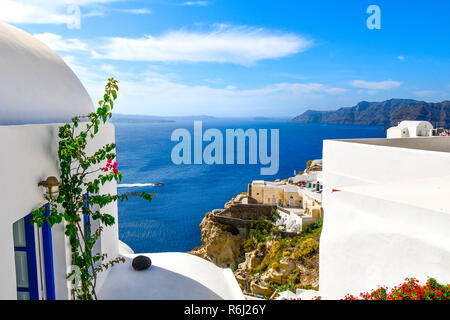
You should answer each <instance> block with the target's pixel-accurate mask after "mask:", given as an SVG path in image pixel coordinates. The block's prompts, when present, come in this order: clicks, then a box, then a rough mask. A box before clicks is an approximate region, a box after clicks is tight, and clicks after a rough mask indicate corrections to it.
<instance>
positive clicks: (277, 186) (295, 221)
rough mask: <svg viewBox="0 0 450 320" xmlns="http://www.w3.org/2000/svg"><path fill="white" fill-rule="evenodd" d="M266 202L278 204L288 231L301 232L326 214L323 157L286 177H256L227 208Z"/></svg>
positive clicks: (281, 222)
mask: <svg viewBox="0 0 450 320" xmlns="http://www.w3.org/2000/svg"><path fill="white" fill-rule="evenodd" d="M256 204H259V205H265V206H272V207H276V210H277V211H278V214H279V216H280V219H279V221H278V225H279V226H284V227H285V230H286V231H288V232H300V231H301V228H302V226H305V225H310V224H313V223H315V222H316V221H317V220H318V219H320V218H323V209H322V160H321V159H318V160H312V161H309V162H308V164H307V168H306V169H305V171H303V172H300V173H298V174H297V173H296V172H294V176H293V177H291V178H288V179H284V180H279V179H277V180H275V181H263V180H254V181H252V183H250V184H249V185H248V189H247V192H243V193H241V194H239V195H237V196H236V197H235V198H232V199H231V200H230V201H229V202H227V203H226V204H225V209H229V208H231V207H233V206H237V205H241V206H244V207H245V206H246V205H247V206H250V207H251V205H256Z"/></svg>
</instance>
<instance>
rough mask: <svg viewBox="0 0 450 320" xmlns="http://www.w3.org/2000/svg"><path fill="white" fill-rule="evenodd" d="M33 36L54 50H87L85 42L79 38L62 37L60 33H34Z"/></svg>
mask: <svg viewBox="0 0 450 320" xmlns="http://www.w3.org/2000/svg"><path fill="white" fill-rule="evenodd" d="M33 36H35V37H36V38H38V39H39V40H41V41H42V42H44V43H45V44H46V45H48V46H49V47H50V48H52V49H53V50H55V51H74V50H77V51H86V50H88V46H87V44H86V43H85V42H83V41H81V40H79V39H63V38H62V37H61V36H60V35H58V34H54V33H49V32H46V33H39V34H34V35H33Z"/></svg>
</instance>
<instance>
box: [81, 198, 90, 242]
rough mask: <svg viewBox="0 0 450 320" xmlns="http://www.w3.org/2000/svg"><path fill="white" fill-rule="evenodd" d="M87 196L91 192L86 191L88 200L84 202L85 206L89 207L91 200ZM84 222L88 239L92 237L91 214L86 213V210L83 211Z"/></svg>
mask: <svg viewBox="0 0 450 320" xmlns="http://www.w3.org/2000/svg"><path fill="white" fill-rule="evenodd" d="M87 197H89V192H88V193H86V201H85V202H84V208H86V209H89V200H87ZM83 220H84V221H83V223H84V235H85V237H87V238H88V239H90V238H91V216H90V215H87V214H86V210H85V211H84V213H83Z"/></svg>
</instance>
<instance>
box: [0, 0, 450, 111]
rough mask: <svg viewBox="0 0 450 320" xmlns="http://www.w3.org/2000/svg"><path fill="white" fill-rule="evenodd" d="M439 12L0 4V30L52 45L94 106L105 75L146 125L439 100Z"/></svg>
mask: <svg viewBox="0 0 450 320" xmlns="http://www.w3.org/2000/svg"><path fill="white" fill-rule="evenodd" d="M55 3H57V4H55ZM372 4H375V5H378V6H379V7H380V9H381V29H379V30H376V29H375V30H369V29H368V28H367V26H366V20H367V19H368V17H369V16H370V14H367V13H366V9H367V8H368V6H369V5H372ZM78 12H79V13H80V14H79V15H78ZM449 13H450V2H449V1H447V0H434V1H407V0H395V1H392V0H390V1H375V0H372V1H364V0H354V1H351V0H346V1H334V0H330V1H300V0H295V1H294V0H291V1H283V0H277V1H269V0H267V1H262V0H260V1H254V0H245V1H242V0H211V1H184V0H173V1H169V0H154V1H152V0H148V1H120V0H58V1H54V0H40V1H39V0H23V1H22V0H0V20H1V21H4V22H7V23H11V24H13V25H15V26H17V27H19V28H21V29H23V30H25V31H27V32H29V33H31V34H34V35H35V36H36V37H38V38H39V39H41V40H42V41H44V42H45V43H47V44H48V45H49V46H50V47H52V48H53V49H54V50H55V51H56V52H57V53H58V54H59V55H60V56H61V57H62V58H63V59H64V60H65V61H66V62H67V63H68V64H69V65H70V66H71V67H72V69H73V70H74V72H75V73H76V74H77V75H78V77H79V78H80V80H81V81H82V82H83V84H84V85H85V87H86V88H87V90H88V91H89V93H90V94H91V96H92V98H93V100H94V101H97V100H98V97H100V94H101V92H102V88H103V85H104V83H105V81H106V79H107V78H108V77H110V76H114V77H116V78H117V79H118V80H119V82H120V87H121V91H120V97H119V101H118V103H117V104H116V106H117V109H116V112H119V113H126V114H152V115H199V114H207V115H215V116H296V115H298V114H300V113H302V112H303V111H305V110H306V109H323V110H327V109H335V108H338V107H346V106H353V105H355V104H356V103H357V102H359V101H361V100H367V101H381V100H386V99H390V98H412V99H417V100H425V101H430V102H438V101H443V100H449V99H450V79H449V77H448V75H449V74H450V41H449V40H450V24H449V23H448V14H449Z"/></svg>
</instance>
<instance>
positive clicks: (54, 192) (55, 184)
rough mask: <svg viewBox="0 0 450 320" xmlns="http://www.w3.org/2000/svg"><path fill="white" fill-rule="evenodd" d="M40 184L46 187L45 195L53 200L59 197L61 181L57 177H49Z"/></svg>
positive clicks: (39, 184)
mask: <svg viewBox="0 0 450 320" xmlns="http://www.w3.org/2000/svg"><path fill="white" fill-rule="evenodd" d="M38 186H42V187H44V188H45V195H46V196H47V197H48V198H50V199H52V200H56V199H58V194H59V181H58V179H56V177H54V176H51V177H48V178H47V180H45V181H41V182H39V183H38Z"/></svg>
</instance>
